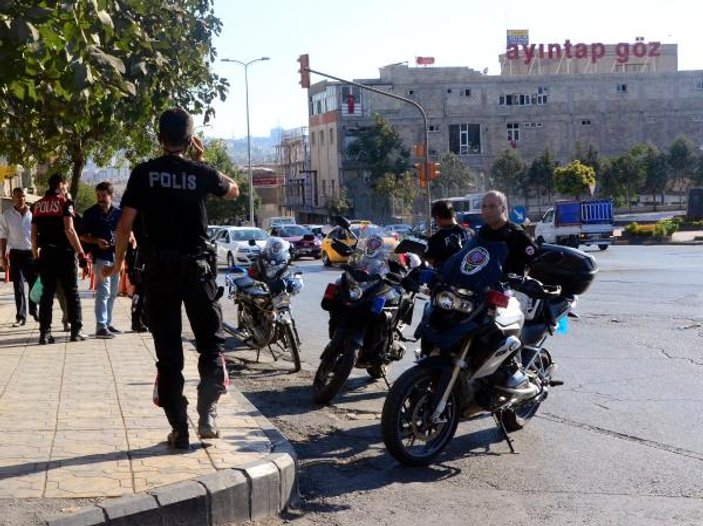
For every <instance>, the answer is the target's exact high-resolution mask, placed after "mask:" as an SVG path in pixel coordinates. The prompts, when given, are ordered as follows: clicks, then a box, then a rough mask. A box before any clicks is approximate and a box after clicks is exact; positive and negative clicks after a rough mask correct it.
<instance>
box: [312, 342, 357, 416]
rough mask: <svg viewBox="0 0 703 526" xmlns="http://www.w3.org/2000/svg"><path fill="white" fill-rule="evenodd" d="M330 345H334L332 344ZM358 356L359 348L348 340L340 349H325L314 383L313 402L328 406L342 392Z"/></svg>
mask: <svg viewBox="0 0 703 526" xmlns="http://www.w3.org/2000/svg"><path fill="white" fill-rule="evenodd" d="M329 345H332V342H330V343H329V344H328V346H329ZM358 354H359V347H358V346H357V345H356V344H355V343H353V342H351V341H349V340H346V339H345V340H343V341H342V343H341V345H340V346H339V347H338V349H329V348H328V349H325V353H324V354H323V358H322V360H320V365H319V367H318V368H317V372H315V379H314V380H313V383H312V399H313V402H315V403H316V404H327V403H329V402H330V401H331V400H332V399H333V398H334V397H335V396H336V395H337V393H339V392H340V391H341V390H342V388H343V387H344V384H345V383H346V382H347V378H349V375H350V374H351V372H352V369H353V368H354V363H356V357H357V355H358Z"/></svg>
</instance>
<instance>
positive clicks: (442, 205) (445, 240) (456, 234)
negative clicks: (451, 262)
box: [425, 201, 474, 269]
mask: <svg viewBox="0 0 703 526" xmlns="http://www.w3.org/2000/svg"><path fill="white" fill-rule="evenodd" d="M431 214H432V218H433V219H434V222H435V224H436V225H437V227H438V228H439V230H437V232H435V233H434V234H432V236H430V239H429V240H428V242H427V251H426V252H425V258H426V259H427V260H428V261H429V262H430V264H431V265H432V266H433V267H434V268H436V269H439V268H440V267H441V266H442V265H443V264H444V262H445V261H447V260H448V259H449V258H450V257H451V256H453V255H454V254H456V253H457V252H459V250H461V247H463V246H464V244H465V243H466V242H467V241H468V240H469V239H471V238H472V237H473V235H474V233H473V231H472V230H470V229H467V228H464V227H463V226H461V225H460V224H458V223H457V222H456V217H455V214H454V205H452V203H451V201H437V202H436V203H434V204H433V205H432V210H431Z"/></svg>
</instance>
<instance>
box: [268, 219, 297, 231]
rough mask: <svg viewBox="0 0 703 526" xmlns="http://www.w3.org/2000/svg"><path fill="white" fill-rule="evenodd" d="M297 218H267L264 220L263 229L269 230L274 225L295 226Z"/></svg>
mask: <svg viewBox="0 0 703 526" xmlns="http://www.w3.org/2000/svg"><path fill="white" fill-rule="evenodd" d="M295 224H296V223H295V217H293V216H279V217H267V218H265V219H264V223H263V229H264V230H268V229H269V228H271V227H272V226H273V225H295Z"/></svg>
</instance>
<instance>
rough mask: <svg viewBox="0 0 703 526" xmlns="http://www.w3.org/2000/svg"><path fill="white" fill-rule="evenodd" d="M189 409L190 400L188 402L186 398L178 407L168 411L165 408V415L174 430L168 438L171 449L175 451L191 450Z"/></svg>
mask: <svg viewBox="0 0 703 526" xmlns="http://www.w3.org/2000/svg"><path fill="white" fill-rule="evenodd" d="M187 408H188V400H186V398H185V397H183V398H182V399H181V403H180V404H179V406H178V407H175V408H168V409H167V408H166V407H164V413H166V418H167V419H168V423H169V424H171V428H172V429H171V432H170V433H169V434H168V437H167V438H166V441H167V442H168V445H169V447H172V448H175V449H190V440H189V437H188V411H187Z"/></svg>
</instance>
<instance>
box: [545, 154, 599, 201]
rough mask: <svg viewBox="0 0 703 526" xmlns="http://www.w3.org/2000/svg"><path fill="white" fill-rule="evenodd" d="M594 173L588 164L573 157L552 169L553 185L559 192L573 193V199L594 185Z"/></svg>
mask: <svg viewBox="0 0 703 526" xmlns="http://www.w3.org/2000/svg"><path fill="white" fill-rule="evenodd" d="M595 184H596V173H595V171H594V170H593V168H591V167H590V166H586V165H585V164H582V163H581V161H579V160H577V159H575V160H573V161H571V162H570V163H569V164H567V165H566V166H559V167H557V168H556V169H555V170H554V186H555V187H556V189H557V191H558V192H559V193H560V194H565V195H573V196H574V199H578V198H579V196H580V195H581V194H582V193H584V192H587V191H589V190H590V189H591V188H593V187H595Z"/></svg>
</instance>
